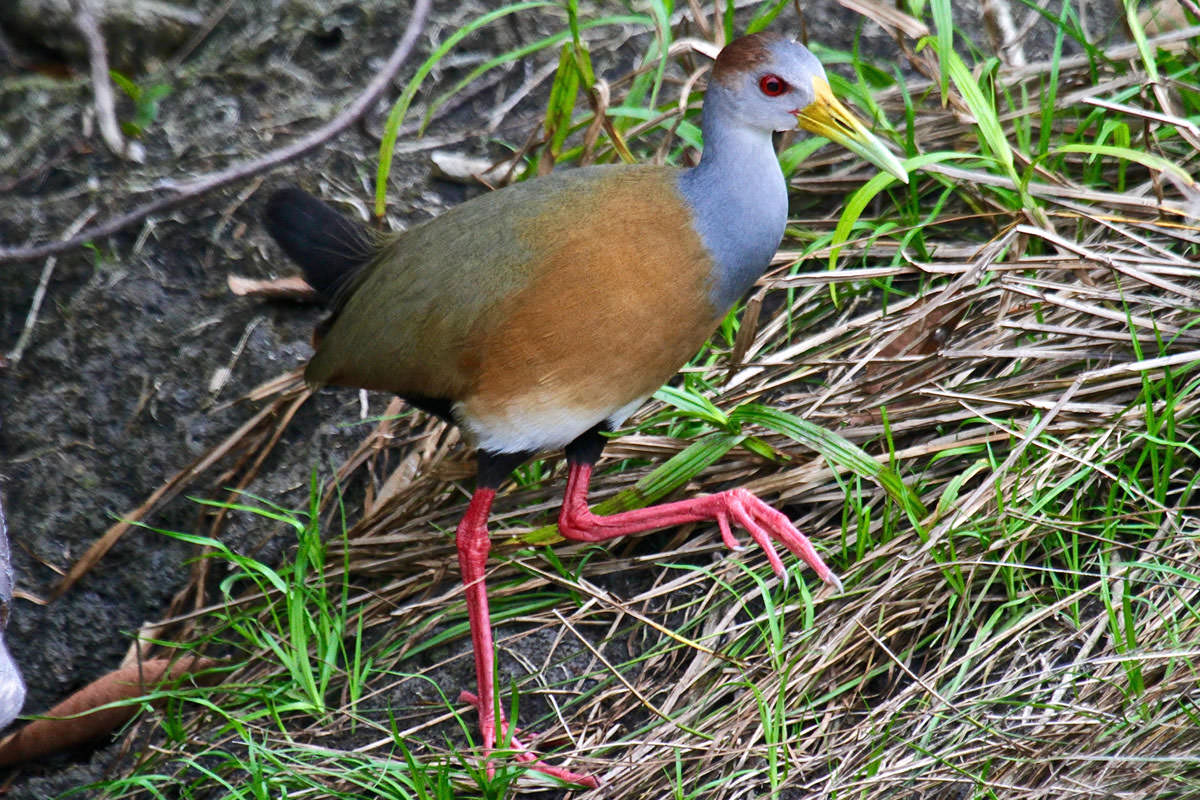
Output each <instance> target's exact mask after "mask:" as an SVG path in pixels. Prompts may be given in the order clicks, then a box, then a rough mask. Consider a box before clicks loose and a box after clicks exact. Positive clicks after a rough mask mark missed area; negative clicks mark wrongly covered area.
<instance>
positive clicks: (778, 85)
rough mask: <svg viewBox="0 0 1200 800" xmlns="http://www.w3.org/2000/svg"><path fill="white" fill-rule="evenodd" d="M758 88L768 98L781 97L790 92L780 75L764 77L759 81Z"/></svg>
mask: <svg viewBox="0 0 1200 800" xmlns="http://www.w3.org/2000/svg"><path fill="white" fill-rule="evenodd" d="M758 88H759V89H761V90H762V93H763V94H765V95H766V96H767V97H779V95H781V94H783V93H784V92H786V91H787V90H788V84H787V81H785V80H784V79H783V78H781V77H779V76H778V75H763V76H762V77H761V78H759V79H758Z"/></svg>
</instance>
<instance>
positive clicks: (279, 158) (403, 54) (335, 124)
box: [0, 0, 431, 264]
mask: <svg viewBox="0 0 1200 800" xmlns="http://www.w3.org/2000/svg"><path fill="white" fill-rule="evenodd" d="M430 2H431V0H416V2H415V3H414V4H413V12H412V18H411V19H410V20H409V21H408V27H407V28H405V29H404V36H403V37H402V38H401V39H400V43H399V44H398V45H396V49H395V50H393V51H392V55H391V56H390V57H389V58H388V60H387V63H386V64H384V66H383V68H382V69H381V70H380V71H379V73H378V74H377V75H376V76H375V77H374V78H373V79H372V80H371V82H370V83H368V84H367V86H366V88H365V89H364V90H363V92H362V94H360V95H359V96H358V97H357V98H355V99H354V100H353V101H352V102H351V103H350V105H348V106H346V109H345V110H344V111H343V112H342V113H341V114H339V115H338V116H336V117H334V118H333V119H332V120H330V121H329V122H327V123H326V124H324V125H322V126H321V127H320V128H317V129H316V130H315V131H313V132H312V133H310V134H308V135H307V136H304V137H302V138H300V139H299V140H297V141H295V142H293V143H292V144H289V145H286V146H284V147H281V148H279V149H278V150H273V151H271V152H269V153H267V154H266V155H265V156H262V157H260V158H256V159H254V160H251V161H246V162H243V163H240V164H234V165H232V166H230V167H227V168H226V169H223V170H220V171H218V172H213V173H209V174H208V175H202V176H200V177H199V178H194V179H192V180H187V181H178V182H176V181H169V180H168V181H164V182H163V183H162V184H160V186H159V188H160V189H161V190H162V191H165V192H168V193H169V194H167V195H166V196H165V197H159V198H157V199H155V200H151V201H150V202H148V203H143V204H142V205H140V206H138V207H137V208H135V209H133V210H132V211H130V212H128V213H126V214H122V215H120V216H118V217H114V218H113V219H110V220H108V221H107V222H102V223H100V224H99V225H96V226H95V227H93V228H89V229H87V230H85V231H83V232H82V233H79V234H77V235H75V236H72V237H70V238H68V239H63V240H60V241H57V242H47V243H45V244H38V245H30V246H26V247H4V248H0V264H4V263H9V262H13V261H32V260H34V259H38V258H45V257H47V256H51V255H56V254H58V253H62V252H65V251H67V250H71V249H74V248H76V247H78V246H79V245H81V244H83V243H84V242H90V241H95V240H96V239H101V238H104V237H106V236H111V235H112V234H114V233H116V232H117V231H120V230H123V229H125V228H127V227H129V226H130V225H132V224H133V223H135V222H138V221H140V220H142V219H144V218H145V217H147V216H149V215H151V214H157V213H160V212H164V211H170V210H172V209H175V208H178V207H179V206H182V205H184V204H185V203H189V202H191V201H192V200H195V199H197V198H199V197H202V196H204V195H205V194H207V193H209V192H211V191H213V190H215V189H218V188H220V187H222V186H225V185H227V184H230V183H235V182H237V181H242V180H245V179H247V178H250V177H253V176H255V175H258V174H260V173H263V172H266V171H267V170H270V169H273V168H274V167H277V166H279V165H280V164H285V163H287V162H288V161H291V160H293V159H295V158H299V157H300V156H302V155H304V154H305V153H307V152H309V151H310V150H315V149H316V148H318V147H320V146H321V145H323V144H325V143H326V142H328V141H329V140H330V139H332V138H333V137H335V136H337V135H338V134H339V133H341V132H342V131H344V130H345V129H346V128H348V127H350V126H351V125H353V124H354V123H355V122H356V121H358V119H359V118H361V117H362V115H363V114H365V113H366V112H367V110H368V109H370V108H371V106H373V105H374V104H375V101H376V100H377V99H378V98H379V96H380V95H381V94H383V92H384V90H385V89H387V87H388V84H390V83H391V82H392V79H393V78H395V77H396V73H398V72H399V71H400V67H401V66H402V65H403V64H404V62H405V61H406V60H407V59H408V56H409V55H410V54H411V52H412V49H413V46H414V45H415V44H416V42H417V36H418V35H419V34H420V32H421V30H422V28H423V27H424V24H425V18H426V16H428V14H429V5H430Z"/></svg>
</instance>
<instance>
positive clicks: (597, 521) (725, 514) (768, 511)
mask: <svg viewBox="0 0 1200 800" xmlns="http://www.w3.org/2000/svg"><path fill="white" fill-rule="evenodd" d="M591 477H592V465H591V464H589V463H587V462H574V461H573V462H571V464H570V471H569V473H568V475H567V493H566V496H565V497H564V498H563V505H562V511H561V512H560V513H559V515H558V529H559V531H560V532H561V533H562V535H563V536H564V537H566V538H568V539H574V540H576V541H583V542H602V541H604V540H606V539H615V538H617V537H619V536H625V535H626V534H630V533H640V532H642V531H652V530H657V529H658V528H669V527H672V526H675V525H683V524H684V523H688V522H701V521H703V520H710V519H712V520H716V521H717V524H718V525H719V526H720V528H721V538H722V539H723V540H724V542H725V544H726V545H727V546H728V547H730V548H733V549H735V550H739V549H741V546H740V545H739V544H738V542H737V539H735V538H734V536H733V531H732V530H731V528H730V522H736V523H737V524H738V525H740V526H741V527H743V528H745V529H746V531H747V532H748V533H749V534H750V536H751V538H753V539H754V541H755V542H757V543H758V545H759V547H761V548H763V550H764V551H765V552H766V554H767V559H768V560H769V561H770V562H771V567H772V568H774V570H775V573H776V574H777V575H779V576H780V577H784V576H785V575H786V573H785V572H784V569H783V562H782V561H780V559H779V554H778V553H776V552H775V547H774V545H772V543H771V540H772V539H775V540H776V541H779V542H781V543H782V544H783V545H784V546H785V547H786V548H787V549H788V550H790V551H792V553H794V554H795V555H796V556H798V557H799V558H802V559H803V560H804V561H805V562H807V563H808V565H809V566H810V567H812V568H813V569H814V570H815V571H816V573H817V577H819V578H820V579H821V580H823V581H824V582H825V583H827V584H829V585H830V586H832V587H834V588H835V589H837V590H838V591H841V590H842V583H841V581H839V580H838V578H837V576H836V575H834V574H833V571H832V570H830V569H829V567H827V566H825V562H824V561H822V560H821V556H820V555H818V554H817V551H816V550H815V549H814V548H813V546H812V543H811V542H810V541H808V537H806V536H805V535H804V534H802V533H800V531H798V530H796V526H795V525H793V524H792V523H791V520H789V519H788V518H787V517H785V516H784V515H783V514H781V513H779V512H778V511H776V510H775V509H773V508H771V507H770V506H769V505H767V504H766V503H764V502H763V501H762V500H759V499H758V498H757V497H755V496H754V495H752V494H750V492H747V491H746V490H745V489H730V490H729V491H726V492H720V493H718V494H711V495H706V496H704V497H694V498H691V499H690V500H679V501H677V502H674V503H663V504H662V505H657V506H650V507H649V508H639V509H634V510H633V511H625V512H622V513H620V514H613V515H611V516H607V517H600V516H597V515H595V514H593V513H592V510H591V509H590V508H588V503H587V495H588V483H589V482H590V481H591Z"/></svg>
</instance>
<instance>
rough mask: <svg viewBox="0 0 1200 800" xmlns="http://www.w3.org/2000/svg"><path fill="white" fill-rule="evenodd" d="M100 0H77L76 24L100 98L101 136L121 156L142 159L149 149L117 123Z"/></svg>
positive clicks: (98, 106)
mask: <svg viewBox="0 0 1200 800" xmlns="http://www.w3.org/2000/svg"><path fill="white" fill-rule="evenodd" d="M96 2H97V0H74V3H73V5H74V6H75V27H76V28H78V29H79V35H80V36H82V37H83V41H84V42H85V43H86V44H87V49H88V66H89V67H90V68H91V73H92V97H94V98H95V101H96V123H97V124H98V125H99V126H100V138H102V139H103V140H104V143H105V144H106V145H108V149H109V150H110V151H112V154H113V155H114V156H116V157H118V158H127V159H129V160H130V161H136V162H139V163H140V162H141V161H143V160H144V159H145V151H144V150H143V148H142V147H141V146H138V145H135V144H132V143H127V142H126V141H125V137H124V136H122V135H121V126H120V125H119V124H118V123H117V108H116V103H115V102H114V101H113V92H112V82H111V81H110V80H109V77H108V48H107V47H105V45H104V34H103V33H101V32H100V23H99V21H97V19H96V13H95V12H96V8H95V5H96Z"/></svg>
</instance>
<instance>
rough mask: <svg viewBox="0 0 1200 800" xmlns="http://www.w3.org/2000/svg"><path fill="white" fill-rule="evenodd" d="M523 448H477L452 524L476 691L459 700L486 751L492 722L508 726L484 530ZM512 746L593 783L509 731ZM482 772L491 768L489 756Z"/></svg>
mask: <svg viewBox="0 0 1200 800" xmlns="http://www.w3.org/2000/svg"><path fill="white" fill-rule="evenodd" d="M527 455H528V454H507V453H502V454H494V453H487V452H485V451H480V453H479V478H478V486H477V488H476V489H475V494H473V495H472V496H471V504H470V505H469V506H468V507H467V513H466V514H465V515H463V518H462V521H461V522H459V524H458V531H457V537H456V543H457V545H458V563H459V567H460V568H461V570H462V580H463V586H464V588H465V589H466V595H467V616H468V619H469V621H470V624H471V643H472V645H473V650H474V652H475V680H476V684H477V685H478V687H479V694H478V695H475V694H472V693H471V692H463V693H462V694H461V695H459V700H461V701H463V702H466V703H470V704H471V705H472V706H474V707H475V710H476V711H478V712H479V729H480V732H481V733H482V735H483V750H484V753H485V754H487V755H488V756H490V755H491V752H492V750H493V749H494V747H495V744H496V723H497V721H499V723H500V730H501V736H504V735H505V734H506V733H507V732H508V723H507V721H506V720H505V719H504V714H503V713H500V714H499V719H498V720H497V714H496V708H497V705H496V692H495V687H494V685H493V680H492V676H493V674H494V669H495V661H494V655H493V644H492V624H491V620H490V618H489V614H488V596H487V586H486V584H485V582H484V576H485V572H486V569H487V557H488V550H490V549H491V541H490V537H489V536H488V528H487V521H488V515H489V514H490V513H491V510H492V500H493V498H494V497H495V496H496V488H497V487H498V486H499V485H500V481H501V480H503V479H504V477H505V476H507V475H508V473H509V472H511V471H512V469H513V467H515V466H518V465H519V464H520V463H521V462H522V461H523V460H524V459H525V458H526V457H527ZM509 742H510V743H511V746H512V749H513V750H515V751H516V756H515V758H516V759H517V760H518V761H521V762H524V763H527V764H530V765H531V766H532V768H533V769H535V770H537V771H538V772H542V773H545V774H547V775H553V776H554V777H556V778H559V779H560V780H564V781H567V782H568V783H574V784H578V785H580V786H591V787H596V786H598V785H599V784H598V782H597V781H596V779H595V778H594V777H592V776H591V775H582V774H579V773H576V772H571V771H570V770H567V769H563V768H562V767H553V766H550V765H549V764H546V763H544V762H542V761H539V760H538V758H537V756H535V755H534V754H533V753H531V752H529V750H528V748H526V747H525V745H524V744H523V743H522V742H521V741H520V739H518V738H517V737H515V736H510V737H509ZM488 774H489V775H491V774H492V767H491V764H490V762H489V764H488Z"/></svg>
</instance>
